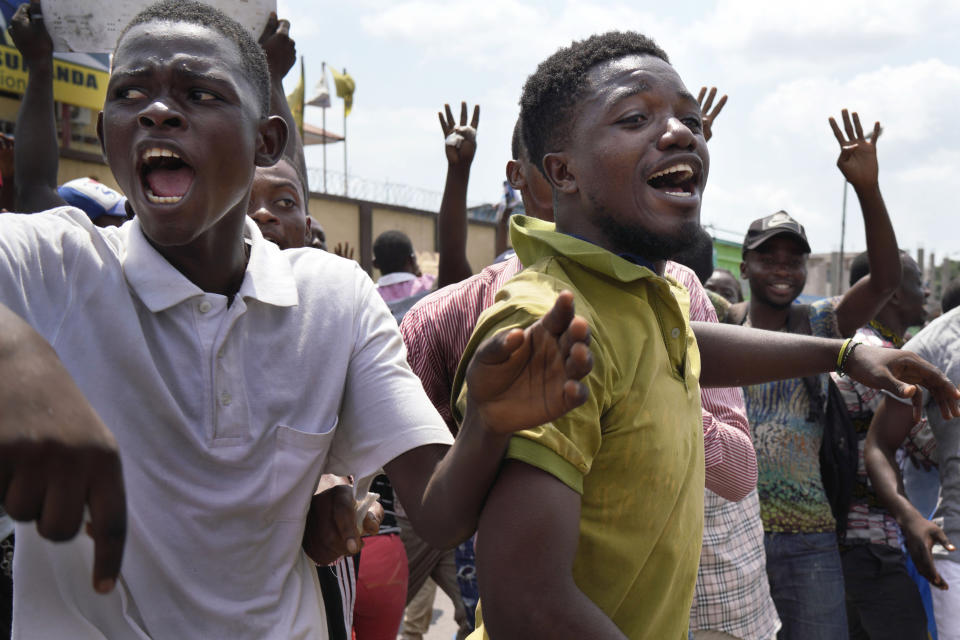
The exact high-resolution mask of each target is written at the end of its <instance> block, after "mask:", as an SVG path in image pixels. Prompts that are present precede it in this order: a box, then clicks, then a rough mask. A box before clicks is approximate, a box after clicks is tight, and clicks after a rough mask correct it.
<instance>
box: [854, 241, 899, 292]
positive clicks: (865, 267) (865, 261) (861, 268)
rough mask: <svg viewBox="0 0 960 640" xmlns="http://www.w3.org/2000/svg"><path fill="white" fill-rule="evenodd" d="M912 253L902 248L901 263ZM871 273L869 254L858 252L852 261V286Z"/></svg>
mask: <svg viewBox="0 0 960 640" xmlns="http://www.w3.org/2000/svg"><path fill="white" fill-rule="evenodd" d="M909 257H910V254H909V253H907V252H906V251H904V250H903V249H901V250H900V264H903V259H904V258H909ZM868 275H870V257H869V256H868V255H867V252H866V251H864V252H863V253H858V254H857V256H856V257H855V258H854V259H853V260H851V261H850V286H851V287H852V286H853V285H855V284H857V283H858V282H860V281H861V280H862V279H863V278H864V277H866V276H868Z"/></svg>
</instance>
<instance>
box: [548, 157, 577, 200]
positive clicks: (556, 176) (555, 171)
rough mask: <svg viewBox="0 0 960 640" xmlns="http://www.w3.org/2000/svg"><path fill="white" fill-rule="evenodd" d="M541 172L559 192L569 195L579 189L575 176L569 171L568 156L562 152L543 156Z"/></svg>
mask: <svg viewBox="0 0 960 640" xmlns="http://www.w3.org/2000/svg"><path fill="white" fill-rule="evenodd" d="M543 173H544V175H546V176H547V180H549V181H550V185H551V186H552V187H553V188H554V189H556V190H557V191H559V192H560V193H565V194H568V195H569V194H573V193H576V192H577V191H578V190H579V188H578V187H577V178H576V176H574V175H573V174H572V173H571V172H570V165H569V158H567V154H565V153H563V152H559V153H548V154H547V155H545V156H543Z"/></svg>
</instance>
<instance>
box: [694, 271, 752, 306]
mask: <svg viewBox="0 0 960 640" xmlns="http://www.w3.org/2000/svg"><path fill="white" fill-rule="evenodd" d="M703 288H704V289H708V290H709V291H713V292H714V293H716V294H719V295H721V296H723V298H724V299H725V300H726V301H727V302H730V303H732V304H736V303H738V302H740V301H741V300H742V299H743V298H742V296H741V295H740V283H739V282H737V280H736V278H734V277H733V276H732V275H730V274H729V273H727V272H726V271H714V272H713V274H711V276H710V277H709V278H708V279H707V281H706V282H704V283H703Z"/></svg>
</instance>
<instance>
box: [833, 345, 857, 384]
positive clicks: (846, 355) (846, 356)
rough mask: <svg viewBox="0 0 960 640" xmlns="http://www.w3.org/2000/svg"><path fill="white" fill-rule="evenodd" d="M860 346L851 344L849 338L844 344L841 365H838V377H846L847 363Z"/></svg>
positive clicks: (840, 358) (841, 352) (841, 351)
mask: <svg viewBox="0 0 960 640" xmlns="http://www.w3.org/2000/svg"><path fill="white" fill-rule="evenodd" d="M859 346H860V343H859V342H851V341H850V339H849V338H848V339H847V341H846V342H845V343H843V348H842V349H841V350H840V357H839V358H838V359H839V364H838V365H837V375H840V376H844V375H846V373H847V362H848V361H849V360H850V356H852V355H853V351H854V349H856V348H857V347H859Z"/></svg>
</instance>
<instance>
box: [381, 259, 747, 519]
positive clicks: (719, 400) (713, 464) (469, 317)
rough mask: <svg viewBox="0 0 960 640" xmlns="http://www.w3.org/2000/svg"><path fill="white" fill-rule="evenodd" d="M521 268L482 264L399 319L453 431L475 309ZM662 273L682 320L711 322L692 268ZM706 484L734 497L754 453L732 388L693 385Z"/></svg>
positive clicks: (416, 366) (510, 263)
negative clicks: (685, 302) (677, 296)
mask: <svg viewBox="0 0 960 640" xmlns="http://www.w3.org/2000/svg"><path fill="white" fill-rule="evenodd" d="M521 268H522V266H521V264H520V260H519V258H517V257H516V256H513V257H511V258H510V259H509V260H505V261H503V262H499V263H497V264H493V265H490V266H489V267H487V268H485V269H484V270H483V271H481V272H480V273H478V274H477V275H475V276H472V277H470V278H467V279H466V280H463V281H462V282H458V283H456V284H452V285H450V286H447V287H444V288H443V289H440V290H439V291H435V292H434V293H432V294H430V295H429V296H427V297H426V298H424V299H422V300H420V301H419V302H418V303H417V304H416V305H415V306H414V307H413V308H412V309H410V311H408V312H407V314H406V315H405V316H404V318H403V322H402V323H401V324H400V333H401V334H403V341H404V343H405V344H406V346H407V359H408V361H409V362H410V366H411V368H412V369H413V371H414V373H416V374H417V376H419V377H420V380H421V381H422V382H423V387H424V389H425V390H426V392H427V395H428V396H429V397H430V400H431V402H433V405H434V406H435V407H436V408H437V411H439V412H440V415H441V416H443V419H444V420H445V421H446V422H447V426H449V427H450V430H451V431H453V432H454V433H455V432H456V423H455V422H454V420H453V415H452V413H451V410H450V393H451V389H450V385H451V383H452V382H453V377H454V374H455V373H456V371H457V365H458V364H459V363H460V357H461V356H462V355H463V351H464V349H466V346H467V342H469V340H470V336H471V335H472V334H473V329H474V326H475V325H476V322H477V318H479V317H480V313H481V312H482V311H483V310H484V309H486V308H487V307H489V306H490V305H492V304H493V300H494V297H495V296H496V293H497V291H499V290H500V288H501V287H502V286H503V285H504V284H505V283H506V282H507V280H509V279H510V278H512V277H513V276H514V275H516V274H517V272H519V271H520V269H521ZM666 273H667V274H668V275H670V276H671V277H673V278H674V279H676V280H677V281H678V282H679V283H680V284H682V285H683V286H685V287H686V288H687V289H688V290H689V291H690V320H691V321H699V322H716V321H717V315H716V312H715V311H714V308H713V305H712V304H710V300H709V298H707V295H706V293H704V290H703V286H702V285H701V284H700V282H699V281H698V280H697V278H696V276H695V275H694V273H693V271H691V270H690V269H688V268H686V267H684V266H682V265H679V264H676V263H674V262H667V267H666ZM700 399H701V404H702V408H703V444H704V455H705V459H706V486H707V488H708V489H710V490H711V491H714V492H716V493H717V494H719V495H721V496H723V497H724V498H727V499H728V500H740V499H741V498H743V497H744V496H746V495H747V494H749V493H750V491H751V490H753V489H754V488H755V487H756V484H757V459H756V454H755V453H754V450H753V443H752V442H751V440H750V431H749V426H748V424H747V417H746V412H745V410H744V406H743V395H742V393H741V391H740V389H739V388H724V389H720V388H714V389H701V391H700Z"/></svg>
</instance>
